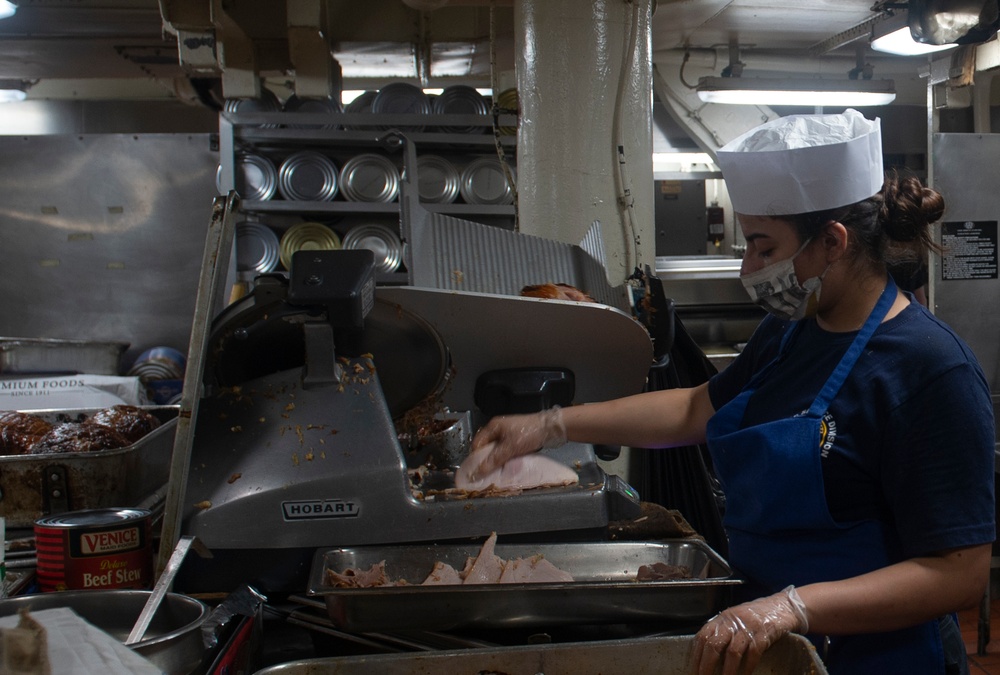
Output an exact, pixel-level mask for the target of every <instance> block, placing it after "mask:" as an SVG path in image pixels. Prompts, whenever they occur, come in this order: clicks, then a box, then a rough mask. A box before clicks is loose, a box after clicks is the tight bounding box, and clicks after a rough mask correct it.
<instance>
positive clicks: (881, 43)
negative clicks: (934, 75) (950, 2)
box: [871, 26, 958, 56]
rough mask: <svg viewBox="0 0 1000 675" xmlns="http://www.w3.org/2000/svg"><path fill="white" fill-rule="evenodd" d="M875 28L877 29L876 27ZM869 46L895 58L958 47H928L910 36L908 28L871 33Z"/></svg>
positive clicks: (954, 45)
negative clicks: (893, 55)
mask: <svg viewBox="0 0 1000 675" xmlns="http://www.w3.org/2000/svg"><path fill="white" fill-rule="evenodd" d="M875 28H876V29H877V28H878V26H876V27H875ZM871 45H872V49H874V50H875V51H879V52H886V53H887V54H896V55H897V56H918V55H920V54H932V53H933V52H940V51H944V50H945V49H952V48H953V47H957V46H958V45H956V44H947V45H928V44H924V43H923V42H917V41H916V40H914V39H913V36H912V35H911V34H910V27H909V26H903V27H902V28H898V29H896V30H894V31H892V32H890V33H885V34H883V35H876V33H875V32H874V31H873V33H872V42H871Z"/></svg>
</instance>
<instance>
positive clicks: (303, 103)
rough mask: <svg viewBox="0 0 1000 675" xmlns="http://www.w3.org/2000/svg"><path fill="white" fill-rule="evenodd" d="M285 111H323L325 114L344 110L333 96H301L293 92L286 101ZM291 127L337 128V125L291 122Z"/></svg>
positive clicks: (289, 126)
mask: <svg viewBox="0 0 1000 675" xmlns="http://www.w3.org/2000/svg"><path fill="white" fill-rule="evenodd" d="M285 112H290V113H321V114H325V115H330V114H336V113H339V112H343V111H342V109H341V107H340V103H338V102H337V100H336V99H332V98H299V97H298V96H296V95H295V94H292V95H291V96H290V97H289V98H288V100H287V101H285ZM288 128H289V129H337V128H338V127H337V125H336V124H333V123H330V124H289V125H288Z"/></svg>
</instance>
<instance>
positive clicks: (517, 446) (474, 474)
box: [460, 406, 566, 481]
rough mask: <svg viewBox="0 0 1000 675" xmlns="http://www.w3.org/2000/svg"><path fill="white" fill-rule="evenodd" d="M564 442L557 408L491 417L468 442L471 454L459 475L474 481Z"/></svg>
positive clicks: (564, 436) (563, 431)
mask: <svg viewBox="0 0 1000 675" xmlns="http://www.w3.org/2000/svg"><path fill="white" fill-rule="evenodd" d="M565 442H566V428H565V427H564V426H563V422H562V411H561V410H560V408H559V407H558V406H556V407H553V408H550V409H548V410H543V411H542V412H539V413H532V414H529V415H503V416H499V417H494V418H493V419H491V420H490V421H489V422H488V423H487V424H486V426H484V427H483V428H482V429H480V430H479V433H477V434H476V437H475V438H473V439H472V452H470V453H469V456H468V457H467V458H466V459H465V461H464V462H462V466H461V467H460V471H462V472H464V474H465V475H467V476H468V477H469V478H470V479H471V480H473V481H475V480H477V479H479V478H482V477H483V476H486V475H488V474H490V473H492V472H493V471H496V470H497V469H499V468H500V467H502V466H503V465H504V464H506V463H507V462H509V461H510V460H512V459H514V458H515V457H520V456H521V455H527V454H529V453H532V452H535V451H537V450H540V449H541V448H557V447H559V446H560V445H563V444H564V443H565Z"/></svg>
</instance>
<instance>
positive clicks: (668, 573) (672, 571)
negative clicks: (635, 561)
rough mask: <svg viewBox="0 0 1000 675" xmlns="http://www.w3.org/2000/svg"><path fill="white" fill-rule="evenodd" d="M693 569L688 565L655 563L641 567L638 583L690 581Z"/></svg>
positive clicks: (637, 575)
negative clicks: (675, 580)
mask: <svg viewBox="0 0 1000 675" xmlns="http://www.w3.org/2000/svg"><path fill="white" fill-rule="evenodd" d="M690 578H691V568H690V567H687V566H686V565H669V564H667V563H665V562H655V563H653V564H652V565H640V566H639V571H638V573H637V574H636V581H668V580H673V579H690Z"/></svg>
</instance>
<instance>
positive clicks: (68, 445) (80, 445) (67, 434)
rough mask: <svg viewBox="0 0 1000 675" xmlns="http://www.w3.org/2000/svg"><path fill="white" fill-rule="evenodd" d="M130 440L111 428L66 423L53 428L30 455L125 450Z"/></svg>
mask: <svg viewBox="0 0 1000 675" xmlns="http://www.w3.org/2000/svg"><path fill="white" fill-rule="evenodd" d="M126 445H129V442H128V439H127V438H125V437H124V436H122V435H121V434H120V433H118V432H117V431H115V430H114V429H112V428H111V427H105V426H102V425H100V424H87V423H85V422H82V423H81V422H66V423H64V424H60V425H58V426H56V427H53V428H52V430H51V431H49V433H47V434H45V435H44V436H42V437H41V438H40V439H38V442H36V443H35V444H34V445H32V446H31V451H30V454H32V455H47V454H54V453H60V452H96V451H98V450H111V449H114V448H124V447H125V446H126Z"/></svg>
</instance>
